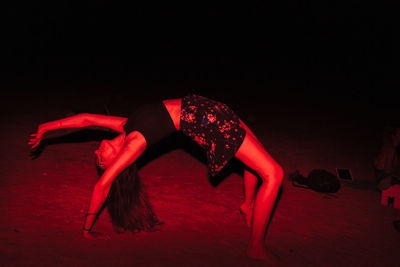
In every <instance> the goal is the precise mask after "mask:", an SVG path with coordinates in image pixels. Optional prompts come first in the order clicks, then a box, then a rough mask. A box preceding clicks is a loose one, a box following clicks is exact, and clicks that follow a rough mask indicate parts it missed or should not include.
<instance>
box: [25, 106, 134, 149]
mask: <svg viewBox="0 0 400 267" xmlns="http://www.w3.org/2000/svg"><path fill="white" fill-rule="evenodd" d="M126 121H127V118H124V117H116V116H107V115H98V114H89V113H82V114H78V115H75V116H71V117H67V118H64V119H60V120H55V121H50V122H46V123H43V124H40V125H39V127H38V130H37V132H36V133H35V134H32V135H31V139H30V141H29V145H32V148H35V147H37V146H38V145H39V143H40V142H41V140H42V137H43V135H44V134H45V133H46V132H48V131H52V130H58V129H66V128H83V127H88V126H100V127H105V128H109V129H112V130H114V131H116V132H120V133H122V132H123V131H124V129H123V126H124V125H125V123H126Z"/></svg>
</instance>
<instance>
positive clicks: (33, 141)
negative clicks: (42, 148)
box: [28, 124, 46, 149]
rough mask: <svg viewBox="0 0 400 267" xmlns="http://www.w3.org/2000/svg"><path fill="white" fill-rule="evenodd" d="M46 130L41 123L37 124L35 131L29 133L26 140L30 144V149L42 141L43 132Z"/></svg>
mask: <svg viewBox="0 0 400 267" xmlns="http://www.w3.org/2000/svg"><path fill="white" fill-rule="evenodd" d="M45 132H46V130H45V127H44V125H43V124H41V125H39V127H38V130H37V132H36V133H34V134H31V135H30V140H29V142H28V144H29V145H31V149H34V148H36V147H37V146H38V145H39V144H40V142H41V141H42V137H43V134H44V133H45Z"/></svg>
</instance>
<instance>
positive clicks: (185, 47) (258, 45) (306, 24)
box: [2, 0, 394, 88]
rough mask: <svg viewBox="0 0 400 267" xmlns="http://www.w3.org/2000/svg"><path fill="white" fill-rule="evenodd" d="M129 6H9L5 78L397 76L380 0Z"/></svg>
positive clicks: (381, 82)
mask: <svg viewBox="0 0 400 267" xmlns="http://www.w3.org/2000/svg"><path fill="white" fill-rule="evenodd" d="M126 2H128V1H113V2H111V1H103V0H98V1H62V0H61V1H39V2H37V1H13V3H10V4H8V6H6V8H5V10H6V13H7V14H6V16H5V17H3V23H2V24H3V34H2V35H3V45H4V44H5V46H4V47H3V52H4V54H5V57H4V58H5V60H3V61H2V69H3V73H4V72H5V73H6V74H7V75H9V76H10V75H11V76H15V77H32V76H36V77H52V76H54V77H59V76H60V75H61V76H62V77H69V78H72V79H98V78H103V77H104V75H106V76H107V77H111V78H115V79H138V78H149V79H152V78H156V79H168V77H172V76H171V73H179V74H180V75H179V76H178V77H181V78H182V77H183V78H184V79H243V80H246V79H253V80H268V79H284V80H296V81H302V82H304V83H307V81H310V80H325V81H326V80H329V81H332V82H333V81H336V83H342V82H343V81H350V80H356V81H362V83H363V86H364V85H367V86H370V87H372V88H374V87H387V86H388V84H389V80H390V79H391V75H392V74H393V73H394V71H393V70H392V67H393V66H392V52H393V51H392V49H393V48H392V46H393V43H392V38H393V30H394V29H393V28H394V26H393V25H392V23H393V16H392V15H391V14H392V13H391V11H392V10H393V7H391V6H390V5H389V2H386V1H369V2H368V1H361V0H348V1H318V0H310V1H298V0H286V1H243V2H242V3H236V2H234V1H232V2H220V1H177V2H175V1H163V2H161V3H157V2H152V1H143V2H137V1H129V2H130V4H126ZM174 77H176V76H174ZM337 81H340V82H337Z"/></svg>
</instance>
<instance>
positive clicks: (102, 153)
mask: <svg viewBox="0 0 400 267" xmlns="http://www.w3.org/2000/svg"><path fill="white" fill-rule="evenodd" d="M86 126H101V127H107V128H110V129H112V130H114V131H116V132H118V133H120V135H118V136H117V137H116V138H115V139H113V140H104V141H102V142H101V145H100V148H99V149H98V150H97V151H96V152H95V153H96V155H97V158H98V166H99V167H100V168H101V169H102V170H104V173H103V174H102V175H101V178H100V179H99V181H98V182H97V183H96V185H95V187H94V189H93V193H92V197H91V200H90V204H89V209H88V213H87V215H86V219H85V223H84V227H83V235H84V236H85V237H86V238H92V239H96V238H104V236H102V235H101V234H99V233H95V232H92V231H91V228H92V226H93V224H94V222H95V219H96V217H97V215H98V213H99V211H100V209H101V207H102V205H103V204H104V202H105V201H106V199H107V195H108V194H109V191H110V188H111V186H112V184H113V181H114V180H119V179H120V178H118V179H116V178H117V177H118V176H119V175H120V174H121V173H124V172H125V170H126V169H129V166H131V165H132V164H133V163H134V162H135V160H136V159H137V158H138V157H139V156H140V155H141V154H142V153H143V152H144V151H145V149H146V148H148V147H149V146H152V145H153V144H155V143H157V142H158V141H160V140H161V139H163V138H164V137H166V136H168V135H170V134H171V133H173V132H175V131H182V132H183V133H184V134H186V135H188V136H189V137H190V138H191V139H193V140H194V141H195V142H197V143H198V144H199V145H200V146H202V147H203V148H204V149H205V150H206V151H207V161H208V166H209V169H210V172H211V174H212V175H215V174H216V173H218V172H219V171H220V170H221V169H222V168H223V167H224V166H225V164H226V163H227V162H228V161H229V160H230V159H231V158H232V157H236V158H238V159H239V160H240V161H242V162H243V163H244V164H245V165H246V166H247V167H248V169H246V170H245V173H244V189H245V190H244V191H245V201H244V203H243V204H242V205H241V206H240V211H241V212H242V213H243V215H244V216H245V218H246V222H247V224H248V226H249V227H251V238H250V242H249V246H248V248H247V252H246V253H247V255H248V256H249V257H251V258H255V259H262V260H269V258H270V256H269V254H268V252H267V250H266V247H265V244H264V238H265V231H266V227H267V223H268V221H269V218H270V215H271V212H272V208H273V205H274V202H275V200H276V197H277V194H278V191H279V188H280V185H281V182H282V178H283V170H282V168H281V167H280V166H279V165H278V163H277V162H276V161H275V160H274V159H273V158H272V157H271V156H270V155H269V154H268V153H267V152H266V151H265V149H264V147H263V146H262V145H261V143H260V142H259V141H258V140H257V138H256V137H255V136H254V134H253V133H252V132H251V131H250V129H249V128H248V127H247V126H246V125H245V124H244V123H243V122H242V121H241V120H240V119H239V118H238V117H237V116H236V114H235V113H234V112H233V111H231V110H230V109H229V108H228V107H227V106H226V105H225V104H222V103H220V102H217V101H213V100H210V99H207V98H204V97H201V96H197V95H188V96H185V97H184V98H182V99H172V100H165V101H163V102H160V103H154V104H151V105H147V106H144V107H142V108H140V109H139V110H138V111H137V112H136V113H135V114H134V115H133V116H130V117H129V118H123V117H114V116H103V115H95V114H80V115H76V116H72V117H69V118H65V119H61V120H56V121H52V122H48V123H44V124H42V125H40V126H39V129H38V132H37V133H36V134H33V135H32V138H31V140H30V142H29V144H30V145H32V148H35V147H37V146H38V145H39V143H40V141H41V139H42V136H43V134H44V133H45V132H46V131H49V130H54V129H60V128H80V127H86ZM256 175H257V176H259V177H260V178H261V179H262V181H263V182H262V184H261V186H260V188H259V189H258V191H257V176H256ZM142 202H146V201H142ZM142 206H143V207H144V209H150V210H151V208H150V207H149V205H147V204H146V203H144V204H143V205H142ZM150 214H151V212H150ZM149 217H150V219H151V218H152V215H150V216H149ZM155 223H156V220H155V221H153V223H150V226H151V225H154V224H155Z"/></svg>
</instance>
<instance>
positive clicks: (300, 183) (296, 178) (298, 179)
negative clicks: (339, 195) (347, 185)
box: [289, 170, 340, 193]
mask: <svg viewBox="0 0 400 267" xmlns="http://www.w3.org/2000/svg"><path fill="white" fill-rule="evenodd" d="M289 177H290V178H291V179H292V184H293V186H296V187H301V188H306V189H312V190H314V191H316V192H320V193H336V192H337V191H339V189H340V181H339V179H338V178H337V177H336V176H335V175H334V174H332V173H330V172H328V171H325V170H312V171H311V172H310V173H309V174H308V177H305V176H303V175H301V174H300V173H299V172H298V171H295V172H294V173H292V174H290V175H289Z"/></svg>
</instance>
